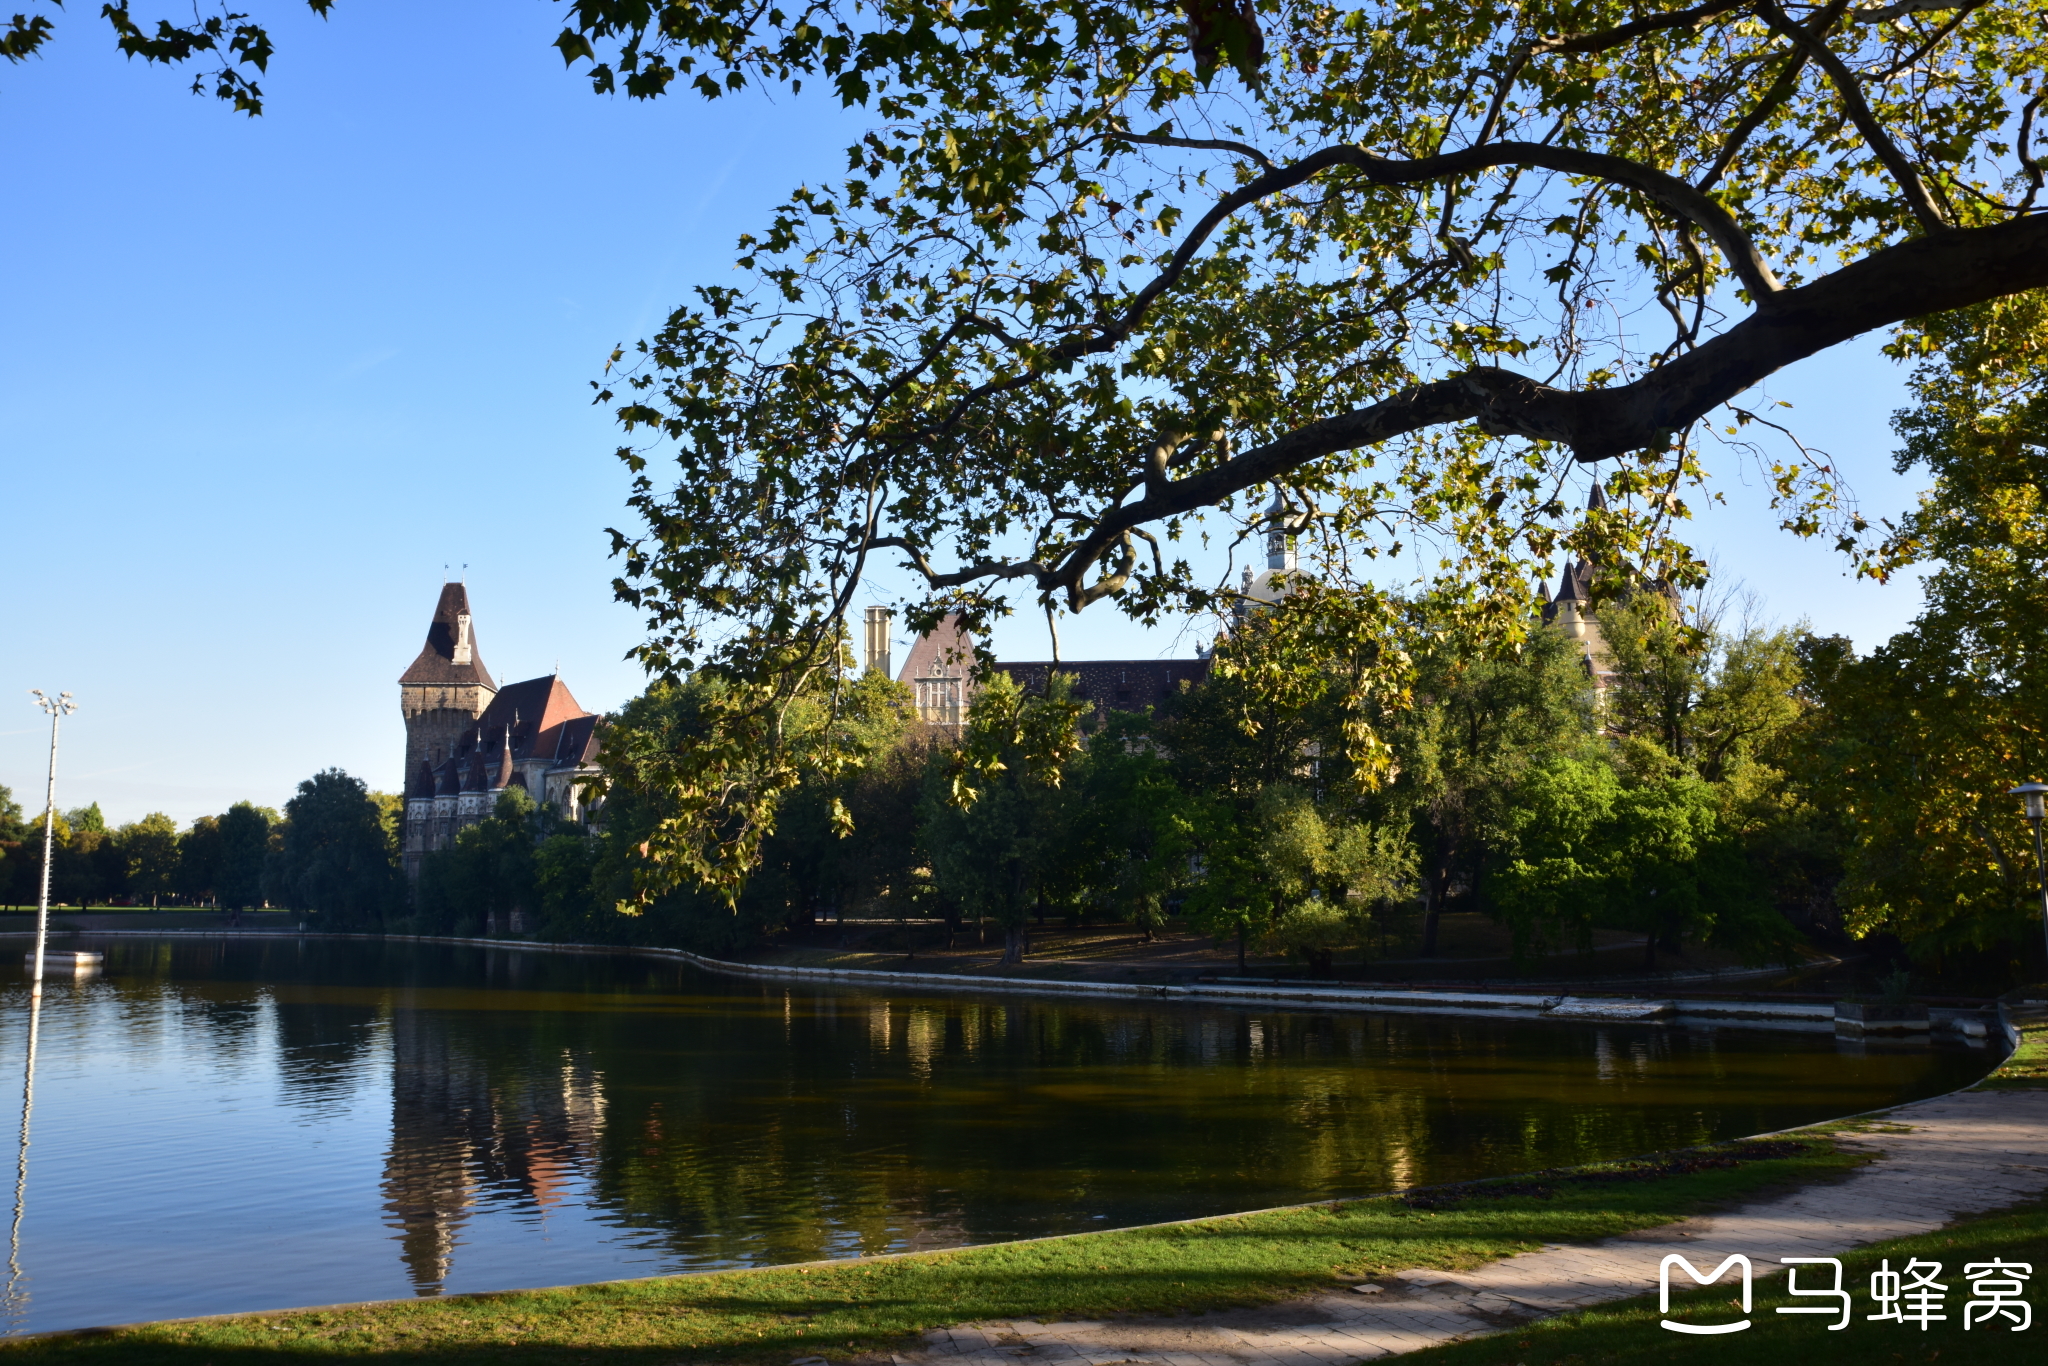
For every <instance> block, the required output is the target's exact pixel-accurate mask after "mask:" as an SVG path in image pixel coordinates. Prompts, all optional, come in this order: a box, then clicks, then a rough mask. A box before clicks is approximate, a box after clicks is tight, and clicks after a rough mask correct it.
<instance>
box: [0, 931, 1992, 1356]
mask: <svg viewBox="0 0 2048 1366" xmlns="http://www.w3.org/2000/svg"><path fill="white" fill-rule="evenodd" d="M7 942H11V943H15V944H17V945H18V944H19V942H20V941H7ZM93 946H94V947H99V948H101V949H102V950H103V951H105V953H106V954H107V966H106V970H105V971H104V972H103V973H102V974H100V975H99V976H97V977H94V978H90V979H87V980H85V981H83V982H81V983H78V984H75V985H74V984H72V983H71V982H69V981H68V980H63V979H60V980H58V981H57V982H55V983H53V984H52V985H51V986H50V987H48V988H47V989H46V996H45V1005H44V1010H43V1020H42V1034H41V1043H40V1046H39V1061H38V1069H37V1077H36V1098H35V1110H34V1116H33V1121H34V1123H33V1136H32V1137H33V1142H32V1147H31V1148H30V1152H29V1172H28V1186H27V1197H26V1213H25V1216H24V1218H23V1220H22V1224H21V1238H20V1246H19V1251H18V1267H19V1273H18V1275H17V1276H16V1277H15V1278H14V1281H13V1284H12V1291H11V1294H10V1296H9V1299H8V1302H7V1305H6V1307H7V1309H8V1310H9V1313H10V1320H9V1321H10V1325H11V1329H12V1331H16V1332H20V1331H33V1330H37V1329H48V1328H62V1327H72V1326H78V1325H83V1324H92V1323H108V1322H118V1321H133V1320H138V1319H150V1318H160V1317H167V1316H173V1315H187V1314H205V1313H216V1312H221V1311H228V1310H239V1309H257V1308H269V1307H278V1306H286V1305H295V1304H320V1303H332V1302H336V1301H344V1300H357V1299H371V1298H380V1297H389V1296H402V1295H408V1294H420V1295H432V1294H438V1293H442V1292H444V1291H463V1290H485V1289H497V1288H506V1287H513V1286H537V1285H557V1284H563V1283H571V1282H577V1281H587V1280H598V1279H605V1278H610V1277H619V1276H642V1275H654V1274H659V1273H663V1272H672V1271H685V1270H695V1269H702V1268H708V1267H721V1266H744V1265H756V1264H760V1263H766V1262H778V1261H796V1260H802V1259H807V1258H814V1257H824V1256H836V1255H851V1254H853V1253H856V1252H866V1253H873V1252H882V1251H888V1250H894V1249H901V1248H906V1247H920V1246H938V1245H948V1244H960V1243H973V1242H987V1241H992V1240H997V1239H1004V1238H1013V1237H1019V1236H1024V1235H1031V1234H1041V1233H1052V1232H1063V1231H1070V1230H1075V1229H1086V1228H1107V1227H1115V1226H1118V1225H1124V1224H1134V1223H1142V1222H1146V1221H1151V1220H1160V1219H1170V1218H1177V1217H1183V1216H1190V1215H1199V1214H1211V1213H1217V1212H1222V1211H1228V1210H1238V1209H1251V1208H1258V1207H1262V1206H1268V1205H1278V1204H1286V1203H1290V1202H1296V1201H1302V1200H1309V1199H1314V1198H1318V1197H1324V1196H1332V1195H1343V1194H1353V1193H1364V1192H1370V1191H1376V1190H1383V1189H1386V1188H1388V1187H1393V1186H1403V1185H1411V1184H1426V1183H1431V1182H1439V1181H1448V1180H1455V1179H1458V1178H1463V1177H1471V1176H1478V1175H1485V1174H1491V1173H1503V1172H1513V1171H1519V1170H1525V1169H1528V1168H1531V1167H1539V1166H1548V1165H1554V1164H1559V1163H1569V1162H1579V1161H1585V1160H1588V1159H1592V1158H1599V1157H1607V1156H1619V1155H1626V1154H1631V1153H1637V1152H1642V1151H1646V1150H1649V1149H1655V1148H1664V1147H1670V1146H1674V1145H1679V1144H1687V1143H1694V1142H1699V1141H1702V1140H1707V1139H1712V1138H1719V1137H1729V1136H1734V1135H1740V1134H1746V1133H1754V1132H1757V1131H1760V1130H1765V1129H1774V1128H1780V1127H1783V1126H1786V1125H1790V1124H1796V1123H1800V1122H1803V1121H1807V1120H1813V1119H1819V1118H1823V1117H1826V1116H1831V1115H1838V1114H1843V1113H1847V1112H1852V1111H1856V1110H1863V1109H1869V1108H1871V1107H1874V1106H1877V1105H1882V1104H1886V1103H1888V1102H1892V1101H1898V1100H1904V1099H1908V1098H1911V1097H1916V1096H1922V1095H1929V1094H1934V1093H1938V1092H1941V1091H1944V1090H1948V1089H1952V1088H1954V1087H1956V1086H1959V1085H1962V1084H1964V1083H1966V1082H1967V1081H1969V1080H1971V1079H1972V1078H1973V1077H1975V1076H1976V1075H1977V1074H1979V1073H1981V1072H1982V1071H1983V1070H1984V1068H1985V1066H1986V1065H1987V1063H1988V1058H1987V1057H1986V1055H1985V1054H1983V1053H1982V1052H1981V1051H1979V1052H1976V1053H1971V1052H1966V1051H1963V1050H1960V1049H1957V1050H1946V1049H1927V1048H1921V1049H1919V1050H1917V1051H1907V1050H1898V1051H1881V1050H1879V1049H1876V1048H1873V1049H1871V1050H1870V1051H1868V1052H1865V1051H1862V1050H1857V1049H1849V1048H1843V1049H1838V1048H1837V1046H1836V1044H1835V1042H1834V1040H1833V1039H1832V1038H1831V1037H1829V1036H1826V1035H1800V1034H1774V1033H1759V1032H1747V1031H1739V1030H1685V1029H1678V1028H1659V1027H1651V1026H1592V1025H1572V1024H1541V1023H1522V1024H1513V1025H1509V1024H1502V1023H1495V1022H1488V1021H1469V1020H1462V1019H1450V1018H1430V1017H1397V1016H1378V1017H1363V1016H1352V1015H1319V1014H1314V1013H1308V1012H1300V1013H1296V1012H1287V1011H1278V1010H1257V1011H1235V1010H1218V1009H1208V1008H1195V1007H1186V1006H1167V1005H1161V1006H1156V1007H1154V1006H1147V1005H1143V1004H1136V1003H1134V1004H1131V1005H1113V1006H1112V1005H1077V1004H1072V1003H1069V1002H1065V1001H1034V1000H1029V999H1024V998H1003V999H977V998H973V997H968V996H912V995H894V994H881V993H863V992H853V991H830V992H825V991H815V990H795V991H792V990H785V989H783V988H782V987H781V986H779V985H765V984H760V983H743V982H732V981H727V980H724V979H721V978H715V977H711V976H707V975H704V974H700V973H697V972H694V971H692V970H690V969H688V968H684V967H681V966H675V965H669V964H663V963H658V962H654V961H650V960H644V959H632V958H623V957H616V958H615V957H608V956H591V957H584V956H570V955H556V954H541V953H521V952H517V951H488V950H481V949H466V948H457V947H452V946H433V945H391V946H385V945H381V944H375V943H351V942H321V941H317V940H308V941H299V940H296V939H284V940H241V941H226V940H187V941H150V940H105V941H98V942H97V943H95V944H93ZM18 951H19V950H18V948H17V949H10V950H8V952H9V953H10V954H13V953H15V952H18ZM15 961H17V962H18V960H15ZM17 972H18V969H11V968H10V969H9V975H8V976H7V978H6V979H5V980H6V981H7V989H6V991H5V994H4V997H0V1030H4V1035H0V1065H4V1066H5V1068H6V1069H7V1071H6V1073H5V1074H4V1075H5V1076H9V1077H12V1078H13V1079H14V1080H12V1081H7V1082H4V1083H0V1084H4V1085H7V1086H13V1087H18V1085H19V1077H20V1073H21V1062H22V1049H23V1045H24V1040H25V1034H26V1022H27V993H26V990H25V979H24V978H22V977H20V976H17V975H14V974H15V973H17Z"/></svg>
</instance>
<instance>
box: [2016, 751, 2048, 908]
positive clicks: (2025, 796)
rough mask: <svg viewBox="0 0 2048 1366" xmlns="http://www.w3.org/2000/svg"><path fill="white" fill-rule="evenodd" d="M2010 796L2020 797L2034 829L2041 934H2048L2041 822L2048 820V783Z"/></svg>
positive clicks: (2047, 858) (2025, 786)
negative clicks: (2039, 895) (2039, 892)
mask: <svg viewBox="0 0 2048 1366" xmlns="http://www.w3.org/2000/svg"><path fill="white" fill-rule="evenodd" d="M2008 795H2010V796H2014V797H2018V798H2019V799H2020V802H2021V804H2022V808H2023V809H2024V811H2025V813H2026V814H2025V817H2024V819H2025V820H2026V822H2027V824H2028V825H2030V826H2032V827H2033V829H2034V871H2035V873H2036V874H2037V878H2036V881H2035V885H2036V886H2037V887H2039V888H2040V889H2041V932H2042V933H2043V934H2048V855H2044V854H2043V853H2042V852H2041V822H2042V821H2043V820H2044V819H2048V783H2021V784H2020V785H2019V786H2018V787H2016V788H2014V789H2013V790H2012V792H2011V793H2010V794H2008Z"/></svg>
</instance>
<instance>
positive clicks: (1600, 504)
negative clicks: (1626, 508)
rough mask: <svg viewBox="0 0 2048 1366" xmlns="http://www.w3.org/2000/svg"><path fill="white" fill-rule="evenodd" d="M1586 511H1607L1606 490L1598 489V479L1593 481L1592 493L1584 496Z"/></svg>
mask: <svg viewBox="0 0 2048 1366" xmlns="http://www.w3.org/2000/svg"><path fill="white" fill-rule="evenodd" d="M1586 511H1588V512H1605V511H1607V490H1606V489H1604V488H1602V487H1600V481H1599V480H1598V479H1595V480H1594V481H1593V489H1592V492H1590V493H1588V494H1587V495H1586Z"/></svg>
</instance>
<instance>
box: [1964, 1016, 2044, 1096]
mask: <svg viewBox="0 0 2048 1366" xmlns="http://www.w3.org/2000/svg"><path fill="white" fill-rule="evenodd" d="M2043 1086H2048V1029H2029V1030H2027V1031H2025V1032H2024V1033H2022V1034H2021V1035H2020V1046H2019V1047H2018V1048H2016V1049H2014V1050H2013V1053H2012V1056H2011V1057H2009V1058H2007V1059H2006V1060H2005V1062H2004V1064H2003V1065H2001V1066H2000V1067H1999V1069H1998V1070H1997V1071H1996V1072H1993V1073H1992V1074H1991V1075H1990V1076H1988V1077H1986V1078H1984V1080H1983V1081H1981V1082H1978V1083H1977V1089H1978V1090H1980V1091H2004V1090H2033V1089H2036V1088H2038V1087H2043Z"/></svg>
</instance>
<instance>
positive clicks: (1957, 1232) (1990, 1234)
mask: <svg viewBox="0 0 2048 1366" xmlns="http://www.w3.org/2000/svg"><path fill="white" fill-rule="evenodd" d="M1916 1257H1917V1258H1920V1259H1922V1260H1925V1261H1930V1262H1940V1263H1941V1264H1942V1270H1941V1271H1940V1272H1939V1273H1934V1279H1935V1280H1936V1281H1937V1282H1938V1283H1940V1284H1942V1285H1945V1286H1947V1287H1948V1294H1947V1295H1946V1297H1945V1304H1944V1310H1945V1312H1946V1314H1947V1320H1946V1321H1945V1322H1938V1323H1930V1324H1929V1325H1928V1326H1927V1327H1926V1328H1925V1329H1924V1330H1923V1329H1922V1328H1921V1327H1920V1326H1919V1325H1918V1324H1917V1323H1907V1324H1900V1323H1894V1322H1889V1321H1880V1322H1876V1323H1873V1322H1871V1321H1870V1319H1869V1318H1868V1317H1867V1316H1868V1315H1869V1314H1870V1313H1871V1312H1872V1311H1873V1308H1874V1306H1873V1305H1872V1303H1871V1300H1870V1293H1869V1291H1870V1273H1871V1271H1872V1270H1874V1269H1875V1268H1876V1267H1877V1265H1878V1263H1879V1261H1880V1260H1881V1259H1882V1260H1889V1261H1890V1262H1891V1268H1892V1270H1894V1271H1897V1270H1899V1269H1900V1268H1902V1267H1904V1266H1905V1264H1906V1263H1907V1262H1908V1261H1909V1260H1911V1259H1913V1258H1916ZM1994 1258H1996V1259H1999V1260H2003V1261H2006V1262H2025V1263H2027V1264H2029V1265H2030V1266H2031V1267H2032V1268H2033V1270H2034V1276H2033V1279H2032V1280H2031V1281H2030V1282H2029V1283H2028V1284H2027V1292H2026V1294H2025V1295H2024V1296H2022V1298H2024V1299H2027V1300H2030V1301H2032V1303H2033V1312H2034V1315H2035V1317H2036V1319H2038V1317H2039V1316H2040V1315H2041V1314H2042V1313H2043V1312H2044V1306H2043V1302H2042V1295H2041V1283H2042V1281H2043V1280H2048V1207H2040V1206H2037V1207H2034V1208H2031V1209H2023V1210H2017V1211H2011V1212H2007V1213H2004V1214H1999V1215H1994V1216H1992V1217H1990V1218H1985V1219H1972V1220H1967V1221H1965V1222H1962V1223H1958V1224H1954V1225H1951V1226H1950V1227H1948V1228H1945V1229H1941V1230H1939V1231H1938V1232H1935V1233H1929V1234H1924V1235H1922V1236H1920V1237H1917V1238H1901V1239H1898V1240H1897V1241H1896V1242H1890V1243H1878V1244H1873V1245H1872V1246H1870V1247H1867V1248H1864V1249H1861V1250H1859V1251H1856V1252H1851V1253H1846V1254H1844V1256H1843V1257H1842V1267H1843V1276H1842V1287H1843V1288H1844V1289H1845V1290H1847V1291H1849V1292H1850V1295H1851V1297H1852V1301H1853V1303H1852V1306H1851V1308H1852V1314H1853V1317H1852V1319H1851V1321H1850V1323H1849V1326H1848V1327H1847V1328H1844V1329H1842V1330H1840V1331H1830V1330H1829V1328H1828V1325H1829V1324H1831V1323H1835V1322H1838V1320H1836V1319H1834V1318H1832V1317H1830V1316H1826V1315H1819V1314H1813V1315H1804V1314H1802V1315H1789V1314H1779V1313H1777V1312H1776V1311H1777V1309H1778V1308H1779V1306H1781V1305H1794V1304H1800V1305H1813V1304H1819V1303H1821V1301H1819V1300H1816V1299H1810V1298H1808V1299H1798V1300H1795V1299H1793V1298H1792V1297H1791V1296H1789V1295H1787V1294H1786V1293H1785V1292H1784V1284H1783V1278H1782V1277H1773V1278H1772V1279H1771V1280H1768V1281H1761V1282H1759V1283H1758V1293H1757V1294H1756V1296H1755V1298H1754V1299H1753V1301H1752V1307H1751V1312H1750V1314H1749V1315H1748V1317H1749V1321H1750V1326H1749V1327H1748V1328H1746V1329H1744V1330H1743V1331H1741V1332H1739V1333H1730V1334H1728V1335H1726V1336H1724V1337H1689V1336H1685V1335H1682V1334H1678V1333H1673V1332H1670V1331H1668V1330H1666V1329H1665V1328H1664V1327H1663V1325H1662V1322H1661V1321H1662V1319H1663V1318H1664V1315H1663V1314H1661V1313H1659V1312H1658V1309H1657V1299H1656V1297H1655V1296H1654V1295H1652V1296H1649V1297H1648V1298H1645V1299H1641V1300H1630V1301H1627V1302H1626V1303H1622V1304H1616V1305H1611V1306H1609V1307H1607V1308H1604V1309H1593V1310H1587V1311H1586V1312H1584V1313H1580V1314H1572V1315H1569V1316H1567V1317H1563V1318H1555V1319H1546V1320H1544V1321H1542V1322H1540V1323H1536V1324H1533V1325H1531V1326H1530V1327H1529V1328H1526V1329H1523V1330H1522V1331H1519V1332H1513V1333H1504V1334H1501V1335H1500V1336H1498V1337H1491V1338H1480V1339H1477V1340H1475V1341H1472V1342H1461V1343H1456V1344H1453V1345H1452V1346H1449V1347H1436V1348H1432V1349H1430V1350H1428V1351H1425V1352H1417V1353H1414V1354H1413V1355H1411V1356H1408V1357H1405V1358H1403V1360H1404V1362H1412V1363H1414V1366H1608V1363H1617V1364H1618V1363H1634V1362H1643V1363H1650V1362H1670V1363H1674V1366H1677V1363H1685V1366H1718V1363H1723V1362H1739V1363H1741V1366H1817V1363H1825V1362H1854V1363H1865V1364H1867V1366H1891V1363H1894V1362H1938V1363H1939V1366H2014V1363H2018V1362H2022V1361H2039V1360H2041V1359H2042V1352H2043V1348H2042V1341H2043V1339H2044V1338H2048V1324H2043V1323H2040V1322H2038V1321H2036V1322H2033V1323H2031V1324H2030V1326H2029V1327H2028V1328H2027V1329H2026V1330H2025V1331H2023V1332H2019V1333H2015V1332H2014V1331H2013V1324H2012V1322H2011V1321H2010V1320H2009V1319H2003V1320H2001V1319H1993V1320H1992V1321H1991V1322H1989V1323H1986V1322H1985V1321H1984V1320H1983V1319H1982V1317H1981V1316H1980V1318H1979V1321H1978V1322H1977V1323H1976V1324H1975V1325H1974V1326H1972V1327H1970V1328H1969V1329H1967V1330H1966V1329H1965V1328H1964V1327H1963V1305H1964V1304H1965V1303H1967V1302H1968V1300H1969V1299H1970V1295H1969V1282H1968V1281H1966V1280H1965V1279H1964V1278H1963V1267H1964V1266H1965V1265H1966V1264H1967V1263H1970V1262H1988V1261H1991V1260H1993V1259H1994ZM1700 1270H1701V1271H1711V1270H1713V1267H1712V1266H1710V1265H1707V1266H1701V1267H1700ZM1830 1274H1831V1273H1829V1271H1828V1269H1827V1268H1826V1267H1807V1268H1802V1269H1801V1272H1800V1277H1799V1284H1800V1287H1801V1288H1802V1289H1808V1288H1811V1287H1812V1286H1816V1285H1819V1286H1826V1285H1828V1284H1829V1278H1830ZM1679 1275H1680V1277H1681V1279H1682V1278H1683V1276H1684V1273H1683V1272H1680V1273H1679ZM1737 1304H1738V1299H1737V1296H1736V1295H1734V1294H1731V1293H1730V1292H1729V1291H1727V1290H1724V1289H1719V1288H1718V1287H1717V1288H1714V1289H1709V1290H1702V1291H1695V1292H1693V1293H1691V1294H1687V1295H1677V1294H1674V1295H1672V1297H1671V1310H1672V1312H1671V1318H1672V1319H1674V1320H1675V1321H1679V1322H1688V1321H1689V1322H1694V1323H1711V1322H1729V1321H1733V1320H1736V1319H1739V1318H1740V1317H1741V1315H1740V1314H1739V1313H1738V1312H1736V1306H1737Z"/></svg>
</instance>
